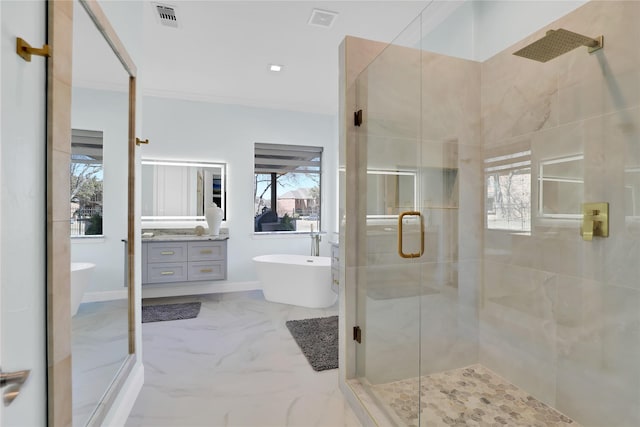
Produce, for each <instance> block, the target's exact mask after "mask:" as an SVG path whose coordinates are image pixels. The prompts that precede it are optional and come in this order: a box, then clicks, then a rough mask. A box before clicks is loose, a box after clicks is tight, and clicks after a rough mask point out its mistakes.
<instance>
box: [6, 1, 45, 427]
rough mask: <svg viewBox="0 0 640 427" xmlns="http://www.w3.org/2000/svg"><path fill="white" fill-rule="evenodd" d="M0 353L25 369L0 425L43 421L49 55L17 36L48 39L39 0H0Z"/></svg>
mask: <svg viewBox="0 0 640 427" xmlns="http://www.w3.org/2000/svg"><path fill="white" fill-rule="evenodd" d="M0 17H1V19H0V31H1V34H2V48H1V54H2V56H1V59H0V62H1V69H0V75H1V76H0V80H1V83H0V91H1V96H0V99H1V103H2V104H1V107H0V130H1V133H0V184H1V185H0V273H1V275H0V285H1V286H2V288H1V289H0V302H1V306H2V308H1V319H0V325H1V327H2V330H1V333H0V339H1V340H0V344H1V345H0V347H1V351H0V355H1V356H0V357H1V361H0V362H1V366H2V370H3V371H4V372H7V371H15V370H20V369H30V370H31V375H30V377H29V380H28V382H27V383H26V384H25V385H24V386H23V387H22V390H21V394H20V396H18V398H17V399H16V400H15V401H14V402H13V404H12V405H11V406H9V407H2V409H1V410H0V414H1V417H0V424H2V425H3V426H5V427H9V426H21V425H24V426H44V425H46V419H47V401H46V397H47V388H46V378H47V359H46V356H47V353H46V352H47V350H46V342H47V340H46V328H45V325H46V300H47V297H46V250H45V238H46V231H45V223H46V212H47V209H46V203H45V200H46V199H45V197H46V196H45V194H46V186H45V183H46V86H45V83H46V60H45V59H44V58H42V57H39V56H34V57H33V58H32V61H31V62H25V61H24V60H23V59H22V58H20V57H19V56H18V55H17V54H16V37H22V38H24V39H25V40H26V41H27V42H28V43H30V44H31V45H33V46H37V47H40V46H42V45H43V44H44V43H45V42H46V40H47V34H46V5H45V2H44V1H38V2H35V1H1V2H0Z"/></svg>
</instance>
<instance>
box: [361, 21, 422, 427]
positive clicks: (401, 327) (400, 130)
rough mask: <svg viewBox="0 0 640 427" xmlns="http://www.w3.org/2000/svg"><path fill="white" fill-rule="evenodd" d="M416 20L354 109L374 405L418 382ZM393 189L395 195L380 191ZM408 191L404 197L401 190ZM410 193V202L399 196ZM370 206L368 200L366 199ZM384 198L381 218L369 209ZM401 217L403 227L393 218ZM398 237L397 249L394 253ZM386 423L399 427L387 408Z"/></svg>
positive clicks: (374, 69)
mask: <svg viewBox="0 0 640 427" xmlns="http://www.w3.org/2000/svg"><path fill="white" fill-rule="evenodd" d="M419 41H420V18H418V19H416V20H415V21H414V22H412V23H411V24H410V25H409V26H408V27H407V28H406V29H405V31H404V32H403V33H402V34H401V35H400V36H398V37H397V38H396V40H395V41H394V42H393V43H392V44H391V45H390V46H388V47H387V48H386V49H385V50H384V51H383V52H382V53H381V54H380V55H379V56H378V57H377V58H376V59H375V61H373V63H372V64H370V65H369V67H368V68H367V69H366V70H365V71H364V72H363V73H362V74H361V75H360V76H359V78H358V79H357V81H356V83H355V85H356V90H355V92H356V110H360V109H361V110H362V111H363V122H362V125H361V126H360V127H359V128H357V131H356V138H357V143H358V153H357V156H358V159H359V160H360V161H361V162H360V164H361V165H364V167H362V168H361V169H359V170H358V171H357V174H358V177H357V182H358V190H357V194H359V197H360V199H359V200H360V202H359V207H358V209H359V215H358V216H359V218H361V222H360V224H359V228H358V230H359V231H358V246H359V247H361V248H364V250H362V251H360V253H359V254H358V260H357V263H358V268H357V279H356V280H357V299H358V302H357V315H356V316H357V322H358V325H359V326H360V328H361V330H362V342H361V343H360V344H358V345H357V352H356V371H357V374H356V375H357V377H358V378H359V379H360V382H361V383H362V384H363V385H364V386H365V388H368V390H369V392H371V393H372V394H373V395H374V396H376V397H377V398H378V399H379V401H380V402H383V405H384V402H386V401H387V400H388V399H387V398H386V393H387V390H386V389H385V388H380V387H381V386H386V385H389V387H394V386H396V385H398V384H399V383H398V382H401V381H404V380H406V379H416V378H418V377H419V374H420V368H419V362H420V323H419V321H418V319H419V316H420V294H421V293H422V269H421V264H420V259H419V258H403V257H402V256H401V255H400V254H401V253H404V254H405V256H408V255H406V254H417V253H420V252H421V245H420V242H421V237H422V234H421V225H423V224H424V217H422V218H421V216H422V215H423V211H422V209H421V206H420V205H419V202H417V201H416V200H415V197H416V195H418V194H420V185H421V172H422V171H421V164H420V160H421V150H420V80H421V79H420V51H419V49H416V48H415V46H416V45H417V44H418V43H419ZM376 176H387V177H394V178H396V177H398V176H402V177H407V178H409V181H410V182H409V183H410V184H411V185H410V186H407V185H404V187H411V188H410V189H408V190H407V189H401V188H400V184H401V183H402V182H403V181H402V180H400V179H394V180H387V181H388V182H387V185H379V184H378V183H377V180H376V179H372V177H376ZM389 185H393V186H394V189H393V191H391V189H388V188H385V187H388V186H389ZM405 190H406V191H405ZM404 193H411V194H410V197H408V198H407V197H401V194H404ZM370 199H373V200H370ZM380 199H384V211H383V212H377V211H376V212H374V211H372V210H371V206H372V205H373V204H375V202H376V201H377V200H380ZM406 212H413V214H411V215H405V216H404V219H403V220H402V224H401V227H400V226H399V223H398V218H399V217H400V215H402V213H406ZM399 233H401V234H402V245H401V247H400V246H399V244H398V242H399ZM425 246H426V247H425V254H426V253H428V254H429V256H433V249H432V242H431V241H426V242H425ZM412 386H413V387H414V390H412V392H411V393H409V394H406V395H404V397H405V399H404V401H403V407H404V408H405V413H406V414H405V416H406V418H407V419H414V420H417V419H418V414H419V395H418V393H417V383H416V384H413V385H412ZM385 412H386V416H387V417H389V419H390V420H392V422H393V423H394V424H403V422H404V419H403V418H399V417H398V415H397V413H396V412H395V411H394V410H392V409H391V408H388V407H387V408H386V409H385Z"/></svg>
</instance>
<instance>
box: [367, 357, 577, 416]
mask: <svg viewBox="0 0 640 427" xmlns="http://www.w3.org/2000/svg"><path fill="white" fill-rule="evenodd" d="M372 390H373V392H374V393H375V394H376V395H377V396H378V397H379V398H380V399H381V400H382V401H383V402H384V403H385V404H387V405H388V406H389V407H390V408H391V409H392V410H393V411H394V412H395V414H396V415H397V416H398V417H399V418H400V420H401V421H402V422H403V423H405V424H406V425H407V426H415V427H418V425H422V426H429V427H431V426H460V427H462V426H509V427H516V426H523V427H524V426H535V427H565V426H571V427H579V425H578V423H576V422H575V421H573V420H571V419H570V418H568V417H567V416H565V415H563V414H561V413H560V412H558V411H556V410H555V409H553V408H551V407H550V406H548V405H545V404H544V403H542V402H540V401H539V400H537V399H536V398H534V397H532V396H530V395H529V394H528V393H526V392H525V391H523V390H521V389H519V388H517V387H516V386H514V385H512V384H509V383H508V382H506V381H505V380H504V379H502V378H501V377H500V376H498V375H497V374H495V373H494V372H492V371H490V370H489V369H487V368H485V367H483V366H481V365H472V366H468V367H466V368H460V369H454V370H451V371H446V372H441V373H437V374H432V375H425V376H423V377H421V378H409V379H406V380H401V381H395V382H392V383H386V384H377V385H374V386H372ZM418 395H420V401H419V400H418ZM418 406H419V407H420V411H419V412H420V420H418Z"/></svg>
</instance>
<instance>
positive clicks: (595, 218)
mask: <svg viewBox="0 0 640 427" xmlns="http://www.w3.org/2000/svg"><path fill="white" fill-rule="evenodd" d="M580 234H581V235H582V239H583V240H585V241H587V242H589V241H591V240H593V237H594V236H597V237H609V203H605V202H601V203H583V204H582V227H580Z"/></svg>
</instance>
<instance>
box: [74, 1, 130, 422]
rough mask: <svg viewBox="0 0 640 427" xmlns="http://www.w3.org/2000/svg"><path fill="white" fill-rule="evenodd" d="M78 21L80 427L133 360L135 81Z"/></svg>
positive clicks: (94, 31)
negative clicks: (130, 205) (130, 244)
mask: <svg viewBox="0 0 640 427" xmlns="http://www.w3.org/2000/svg"><path fill="white" fill-rule="evenodd" d="M73 14H74V19H73V80H72V102H71V126H72V141H71V167H70V170H69V181H70V199H69V223H70V227H71V315H72V318H71V323H72V365H73V366H72V369H73V425H74V426H75V427H80V426H85V425H93V424H94V423H95V422H96V414H97V413H98V412H100V411H99V409H98V408H99V407H100V406H101V402H103V399H104V397H105V395H106V393H107V391H108V390H109V388H110V387H111V385H112V384H113V382H114V380H115V379H116V377H117V375H118V373H119V371H120V370H121V369H122V366H123V363H124V362H125V360H127V357H128V356H129V335H128V333H129V325H128V319H129V300H128V288H127V285H128V283H127V282H128V280H127V267H126V259H127V257H126V254H127V253H126V251H127V247H126V245H127V241H126V239H127V225H128V224H127V191H123V189H126V188H127V187H128V182H127V179H128V173H127V170H128V169H127V159H128V140H129V139H128V138H129V92H128V88H129V74H128V72H127V71H126V70H125V69H124V67H123V66H122V64H121V63H120V61H119V59H118V58H117V57H116V55H115V53H114V52H113V50H112V48H111V47H110V46H109V45H108V44H107V42H106V40H105V38H104V36H103V34H102V33H101V32H100V31H99V30H98V28H97V27H96V25H95V24H94V22H93V20H92V19H91V17H90V16H89V14H88V13H87V11H86V10H85V8H84V7H83V6H82V4H81V3H80V2H78V1H76V2H74V11H73ZM99 417H100V415H98V416H97V418H99Z"/></svg>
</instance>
